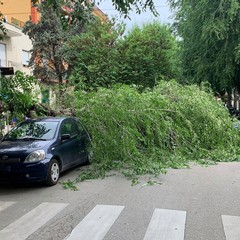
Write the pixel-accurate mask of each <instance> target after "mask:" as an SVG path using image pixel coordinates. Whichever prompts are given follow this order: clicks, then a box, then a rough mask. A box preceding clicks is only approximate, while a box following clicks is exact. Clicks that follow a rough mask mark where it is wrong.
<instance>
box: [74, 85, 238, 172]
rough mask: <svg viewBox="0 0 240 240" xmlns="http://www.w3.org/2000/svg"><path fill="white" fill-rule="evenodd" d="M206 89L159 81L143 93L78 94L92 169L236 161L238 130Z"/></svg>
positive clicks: (126, 169)
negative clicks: (89, 146)
mask: <svg viewBox="0 0 240 240" xmlns="http://www.w3.org/2000/svg"><path fill="white" fill-rule="evenodd" d="M208 91H209V90H208V89H205V88H204V87H203V88H202V89H200V88H199V87H197V86H195V85H192V86H182V85H180V84H177V83H176V82H173V81H170V82H166V81H161V82H160V84H159V85H158V86H156V87H155V88H154V89H153V90H147V91H145V92H142V93H140V92H139V91H138V90H137V89H136V88H134V87H130V86H126V85H125V86H116V87H114V88H112V89H103V88H101V89H100V90H99V91H97V92H92V93H84V92H77V96H76V97H77V98H76V100H77V102H76V109H78V110H79V111H78V116H79V118H80V119H81V121H82V122H83V123H84V125H85V126H86V128H87V129H88V131H89V132H90V134H91V137H92V151H93V156H94V158H93V160H92V161H93V168H94V170H93V173H94V174H96V173H98V174H100V175H101V174H102V175H104V173H105V171H108V170H110V169H119V170H121V171H122V172H124V174H126V175H127V176H134V175H138V174H146V173H151V174H158V173H160V172H164V169H165V168H168V167H181V166H184V165H187V163H188V161H192V160H196V161H198V162H211V161H213V162H214V161H232V160H239V153H240V149H239V144H238V143H239V137H240V135H239V131H238V130H237V129H234V128H233V123H232V121H231V120H230V118H229V117H228V111H227V109H225V108H224V106H223V105H222V104H221V103H218V102H217V101H216V100H215V98H214V96H213V94H212V93H211V91H210V92H208ZM206 109H208V110H207V111H206Z"/></svg>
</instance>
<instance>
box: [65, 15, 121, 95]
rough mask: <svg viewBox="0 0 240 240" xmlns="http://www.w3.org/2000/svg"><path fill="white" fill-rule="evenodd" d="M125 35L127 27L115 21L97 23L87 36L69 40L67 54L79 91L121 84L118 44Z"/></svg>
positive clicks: (87, 31) (89, 26)
mask: <svg viewBox="0 0 240 240" xmlns="http://www.w3.org/2000/svg"><path fill="white" fill-rule="evenodd" d="M123 32H124V26H123V25H121V24H117V25H116V24H115V22H114V20H112V21H110V20H109V21H108V22H102V21H101V20H99V19H96V20H95V21H94V22H92V23H90V24H89V25H88V26H87V27H86V29H85V30H84V32H83V33H81V34H78V35H76V36H73V37H72V38H69V40H68V41H67V43H66V48H65V50H64V51H65V53H66V55H67V62H68V64H69V67H70V69H71V70H72V72H71V77H70V80H71V82H72V84H73V85H74V86H75V87H76V89H75V90H78V89H82V90H87V91H91V90H95V89H96V88H98V87H110V86H111V85H112V84H114V83H115V82H117V78H118V68H119V66H118V50H117V40H118V39H119V37H120V36H121V35H122V33H123Z"/></svg>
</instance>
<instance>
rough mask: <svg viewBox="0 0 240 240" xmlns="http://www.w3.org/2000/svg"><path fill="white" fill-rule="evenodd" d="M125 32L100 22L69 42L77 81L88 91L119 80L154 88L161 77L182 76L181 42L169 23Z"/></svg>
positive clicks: (155, 23)
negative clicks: (179, 62)
mask: <svg viewBox="0 0 240 240" xmlns="http://www.w3.org/2000/svg"><path fill="white" fill-rule="evenodd" d="M123 32H124V26H123V25H121V24H115V23H114V22H111V21H109V22H106V23H102V22H101V21H98V22H97V23H94V24H90V25H89V26H88V27H87V28H86V31H85V32H84V33H82V34H80V35H77V36H74V37H72V38H71V39H70V40H69V41H68V42H67V45H66V49H65V52H66V53H67V55H68V63H69V66H70V65H71V66H72V67H71V68H72V69H73V71H72V74H71V79H72V81H73V83H75V84H78V86H79V88H80V89H84V90H88V91H90V90H92V89H96V88H98V87H110V86H112V85H113V84H115V83H124V84H130V85H131V84H135V85H138V86H141V87H142V88H147V87H150V88H152V87H153V86H154V85H156V83H157V81H158V80H159V78H160V76H161V77H162V78H164V79H171V78H174V77H176V76H177V75H178V73H179V71H178V70H179V69H178V65H179V64H178V57H177V52H178V43H177V40H176V39H175V37H174V36H173V35H172V34H171V32H170V29H169V27H168V26H165V25H162V24H160V23H159V22H153V23H148V24H146V25H144V26H143V27H142V28H140V27H137V26H136V27H135V28H134V29H133V30H132V31H130V32H128V33H127V34H126V35H124V36H122V34H123Z"/></svg>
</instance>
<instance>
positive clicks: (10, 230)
mask: <svg viewBox="0 0 240 240" xmlns="http://www.w3.org/2000/svg"><path fill="white" fill-rule="evenodd" d="M67 205H68V204H65V203H49V202H45V203H41V204H40V205H38V206H37V207H36V208H34V209H33V210H31V211H30V212H28V213H27V214H25V215H24V216H22V217H21V218H19V219H17V220H16V221H15V222H13V223H11V224H10V225H8V226H7V227H6V228H4V229H3V230H1V231H0V239H1V240H16V239H17V240H25V239H26V238H27V237H29V236H30V235H31V234H32V233H34V232H35V231H36V230H37V229H38V228H40V227H41V226H43V225H44V224H45V223H46V222H48V221H49V220H50V219H51V218H53V217H54V216H55V215H56V214H57V213H59V212H60V211H62V210H63V209H64V208H65V207H66V206H67Z"/></svg>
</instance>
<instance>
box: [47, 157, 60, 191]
mask: <svg viewBox="0 0 240 240" xmlns="http://www.w3.org/2000/svg"><path fill="white" fill-rule="evenodd" d="M59 176H60V167H59V163H58V161H57V160H56V159H53V160H52V161H51V163H50V165H49V169H48V175H47V181H46V184H47V185H49V186H53V185H55V184H57V182H58V179H59Z"/></svg>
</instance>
